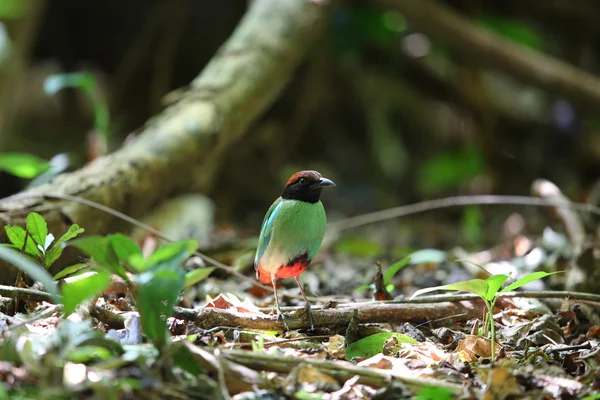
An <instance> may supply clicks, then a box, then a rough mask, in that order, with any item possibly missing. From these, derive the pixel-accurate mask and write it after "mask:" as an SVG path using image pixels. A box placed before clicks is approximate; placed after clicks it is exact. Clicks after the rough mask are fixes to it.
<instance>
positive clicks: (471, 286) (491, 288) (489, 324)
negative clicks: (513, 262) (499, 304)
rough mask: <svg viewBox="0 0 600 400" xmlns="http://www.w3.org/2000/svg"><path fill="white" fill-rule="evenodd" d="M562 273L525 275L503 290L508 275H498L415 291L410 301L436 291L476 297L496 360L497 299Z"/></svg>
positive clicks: (493, 358)
mask: <svg viewBox="0 0 600 400" xmlns="http://www.w3.org/2000/svg"><path fill="white" fill-rule="evenodd" d="M560 272H563V271H557V272H543V271H540V272H533V273H531V274H527V275H525V276H524V277H522V278H521V279H519V280H517V281H516V282H513V283H512V284H510V285H508V286H507V287H505V288H504V289H501V287H502V285H504V282H506V280H507V279H508V278H509V275H506V274H498V275H492V276H490V277H489V278H487V279H485V280H483V279H471V280H469V281H464V282H457V283H452V284H450V285H444V286H435V287H431V288H425V289H421V290H417V291H416V292H415V294H413V295H412V297H411V299H414V298H415V297H417V296H419V295H421V294H424V293H429V292H433V291H436V290H459V291H465V292H470V293H474V294H476V295H478V296H479V297H481V299H482V300H483V302H484V304H485V307H486V309H487V315H486V318H485V321H484V325H483V326H484V331H483V334H484V335H487V334H488V333H489V335H490V338H491V341H492V349H491V358H492V360H495V359H496V354H495V352H496V347H495V346H496V335H495V331H494V305H495V304H496V301H497V300H498V298H499V297H500V296H501V295H502V294H503V293H506V292H510V291H512V290H515V289H518V288H520V287H521V286H524V285H526V284H528V283H530V282H533V281H536V280H538V279H542V278H545V277H547V276H549V275H554V274H558V273H560Z"/></svg>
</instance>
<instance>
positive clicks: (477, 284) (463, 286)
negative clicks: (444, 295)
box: [410, 279, 488, 299]
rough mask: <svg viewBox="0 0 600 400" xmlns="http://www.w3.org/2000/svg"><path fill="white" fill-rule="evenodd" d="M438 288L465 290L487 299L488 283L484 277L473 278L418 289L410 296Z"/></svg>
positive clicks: (413, 296)
mask: <svg viewBox="0 0 600 400" xmlns="http://www.w3.org/2000/svg"><path fill="white" fill-rule="evenodd" d="M436 290H460V291H465V292H471V293H475V294H476V295H478V296H480V297H481V298H482V299H485V296H486V294H487V290H488V285H487V283H486V282H485V281H484V280H483V279H472V280H470V281H464V282H457V283H451V284H450V285H444V286H434V287H430V288H425V289H420V290H417V291H416V292H415V293H414V294H413V295H412V296H411V297H410V298H411V299H414V298H415V297H417V296H419V295H422V294H424V293H429V292H434V291H436Z"/></svg>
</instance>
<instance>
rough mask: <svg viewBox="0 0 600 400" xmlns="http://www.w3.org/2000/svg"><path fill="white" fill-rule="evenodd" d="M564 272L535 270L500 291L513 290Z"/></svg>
mask: <svg viewBox="0 0 600 400" xmlns="http://www.w3.org/2000/svg"><path fill="white" fill-rule="evenodd" d="M562 272H564V271H556V272H544V271H539V272H533V273H531V274H527V275H525V276H524V277H522V278H521V279H518V280H517V281H516V282H514V283H512V284H510V285H508V286H507V287H505V288H504V289H502V290H501V291H500V293H506V292H510V291H511V290H515V289H518V288H520V287H521V286H524V285H527V284H528V283H530V282H533V281H537V280H538V279H542V278H545V277H547V276H550V275H554V274H560V273H562Z"/></svg>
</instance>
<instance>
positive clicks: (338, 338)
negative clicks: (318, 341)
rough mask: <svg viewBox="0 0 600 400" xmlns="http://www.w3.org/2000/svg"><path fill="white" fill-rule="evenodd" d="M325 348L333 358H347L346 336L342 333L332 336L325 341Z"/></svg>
mask: <svg viewBox="0 0 600 400" xmlns="http://www.w3.org/2000/svg"><path fill="white" fill-rule="evenodd" d="M323 348H324V349H325V351H326V352H327V354H329V356H330V357H332V358H337V359H340V360H345V359H346V338H344V337H343V336H342V335H335V336H332V337H330V338H329V341H327V342H325V343H323Z"/></svg>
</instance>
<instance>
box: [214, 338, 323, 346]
mask: <svg viewBox="0 0 600 400" xmlns="http://www.w3.org/2000/svg"><path fill="white" fill-rule="evenodd" d="M330 338H331V336H330V335H317V336H303V337H295V338H291V339H281V340H273V341H271V342H265V343H263V346H264V347H269V346H276V345H278V344H284V343H291V342H300V341H310V340H325V339H330ZM226 346H227V347H252V343H251V342H244V343H239V342H238V343H228V344H227V345H226Z"/></svg>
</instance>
